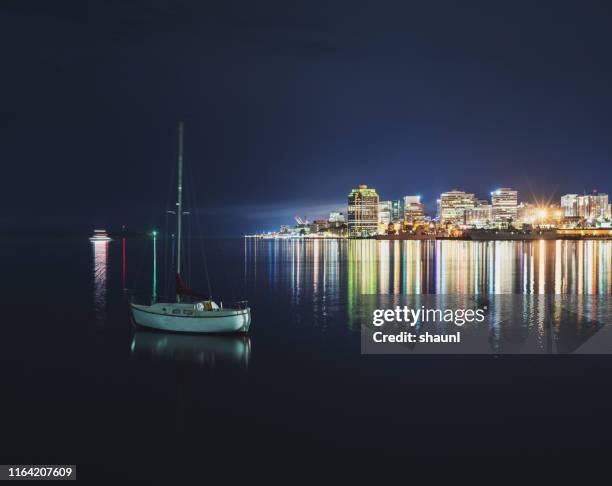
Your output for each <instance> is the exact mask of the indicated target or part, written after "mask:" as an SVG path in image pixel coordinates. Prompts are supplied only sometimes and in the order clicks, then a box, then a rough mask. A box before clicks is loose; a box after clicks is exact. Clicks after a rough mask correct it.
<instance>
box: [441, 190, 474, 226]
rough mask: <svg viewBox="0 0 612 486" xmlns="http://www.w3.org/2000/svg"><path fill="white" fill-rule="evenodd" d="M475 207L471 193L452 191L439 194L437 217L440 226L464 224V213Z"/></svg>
mask: <svg viewBox="0 0 612 486" xmlns="http://www.w3.org/2000/svg"><path fill="white" fill-rule="evenodd" d="M475 206H476V197H475V196H474V194H472V193H467V192H463V191H458V190H456V189H455V190H452V191H449V192H444V193H442V194H440V199H438V216H439V219H440V223H441V224H454V225H461V224H464V223H465V211H466V210H468V209H473V208H474V207H475Z"/></svg>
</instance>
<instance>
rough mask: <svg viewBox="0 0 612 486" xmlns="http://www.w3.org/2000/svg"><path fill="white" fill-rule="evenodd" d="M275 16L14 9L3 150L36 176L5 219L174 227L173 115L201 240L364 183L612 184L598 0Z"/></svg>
mask: <svg viewBox="0 0 612 486" xmlns="http://www.w3.org/2000/svg"><path fill="white" fill-rule="evenodd" d="M264 10H265V11H266V12H267V13H266V15H262V9H261V7H259V6H258V5H257V4H255V3H253V2H240V1H238V2H233V3H232V4H231V5H230V4H228V5H221V4H219V5H217V6H216V7H215V8H212V7H209V6H207V5H206V4H202V3H195V2H194V3H190V2H184V3H181V5H180V6H179V5H174V4H171V3H167V4H165V2H162V3H161V4H157V3H154V4H153V3H150V2H149V3H148V4H146V3H145V4H142V5H140V6H137V5H136V4H132V3H130V4H129V5H125V6H123V5H115V4H112V3H107V2H106V3H104V2H100V3H94V4H92V5H88V14H87V15H81V14H80V13H78V12H75V10H74V9H72V8H70V7H68V6H61V5H54V6H53V8H51V7H43V6H41V7H40V8H39V9H34V8H33V7H31V6H28V5H21V4H20V3H19V2H17V3H15V2H13V4H12V5H10V6H5V7H3V8H2V15H3V20H4V23H3V29H2V34H3V36H4V39H5V43H6V44H7V45H11V46H13V49H12V50H11V55H10V56H6V58H5V59H4V65H3V67H4V69H3V73H4V82H5V84H6V91H7V92H9V93H11V96H8V97H7V99H6V100H5V106H4V111H5V112H6V113H9V114H10V115H9V117H8V118H7V121H6V123H5V125H4V128H5V131H4V143H3V145H2V148H1V150H0V157H1V158H2V160H3V161H4V162H5V163H4V168H5V173H4V176H5V179H6V180H7V181H27V184H26V187H27V191H25V197H24V190H23V187H22V186H23V185H22V184H19V183H10V184H7V185H6V188H5V189H4V191H3V192H2V196H1V197H2V198H3V199H2V201H3V202H4V206H5V207H7V208H8V211H6V214H4V215H2V216H0V223H1V224H2V225H3V227H10V226H19V227H21V228H23V227H25V228H31V227H32V226H36V227H41V228H44V229H51V230H58V231H82V232H85V233H89V231H91V229H92V228H95V227H103V228H105V227H107V228H110V227H113V226H120V225H122V224H127V225H128V226H130V227H139V228H143V229H144V228H150V227H153V226H160V225H163V224H164V214H165V210H166V209H167V208H165V207H164V206H163V204H164V202H165V200H166V194H167V189H168V180H169V179H170V178H171V173H170V171H169V169H168V168H169V167H170V166H171V162H172V161H173V160H175V159H176V146H177V144H176V135H175V125H176V121H177V120H184V121H185V147H186V148H185V163H186V167H188V171H189V174H186V176H188V180H187V181H188V182H189V181H191V182H192V183H193V187H194V188H195V189H196V190H197V201H196V205H197V206H198V209H199V210H200V211H199V213H200V214H202V215H203V219H205V228H206V234H208V235H238V234H240V233H242V232H244V231H256V230H257V229H262V228H270V227H278V225H280V224H283V223H286V222H287V220H288V219H289V218H291V216H292V215H293V214H298V213H299V212H300V211H301V210H302V209H303V208H305V207H306V206H313V207H312V213H316V212H317V211H316V209H317V208H316V207H323V206H327V207H329V206H333V205H337V204H338V203H340V205H343V204H344V191H345V189H342V191H341V192H340V194H339V190H338V188H351V187H356V185H357V184H359V183H360V182H361V180H364V181H367V182H368V184H369V185H371V186H372V187H376V188H378V189H379V190H380V191H381V192H382V193H383V194H385V195H388V196H392V195H394V196H395V197H385V199H395V198H400V197H402V196H404V195H406V194H421V195H422V199H423V201H424V202H425V203H426V208H425V209H426V211H427V212H428V213H431V212H432V211H433V209H434V208H433V205H435V199H436V197H437V195H439V194H440V193H442V192H443V191H445V190H451V189H452V188H454V187H457V188H464V189H465V190H467V191H470V192H474V193H475V194H476V195H477V196H478V197H480V198H484V197H485V195H487V194H488V193H489V192H490V191H491V190H494V189H496V188H497V187H504V186H509V187H513V188H515V189H517V190H518V191H519V193H520V194H523V195H524V196H525V197H524V199H525V200H527V199H532V197H531V195H532V194H533V196H535V198H537V199H538V200H539V199H542V200H545V199H548V198H551V197H553V195H554V199H555V200H556V199H557V196H559V197H560V196H561V195H563V194H568V193H578V194H581V193H583V192H587V193H588V192H590V191H591V189H592V188H594V187H597V188H601V189H602V190H603V189H604V188H610V187H612V163H610V158H611V154H612V139H610V136H609V134H610V132H611V131H612V117H611V116H610V114H611V113H612V96H611V95H610V89H609V86H610V85H612V69H610V67H611V63H612V61H611V60H610V56H609V51H610V42H609V37H610V36H609V22H608V19H609V16H607V15H605V12H602V8H601V6H597V5H586V4H580V5H575V6H573V7H570V6H569V5H568V4H565V3H563V2H560V3H559V2H558V3H557V4H556V5H555V8H554V9H547V8H542V7H539V6H537V5H535V4H528V5H522V6H518V5H514V4H507V5H503V6H502V5H493V4H490V3H489V4H483V5H481V6H480V7H479V8H467V7H465V6H463V5H461V4H458V3H457V2H450V1H447V2H442V3H441V4H439V5H438V4H436V5H435V6H434V5H429V4H420V5H413V4H408V3H406V4H397V5H395V6H394V7H393V8H389V6H385V5H384V2H383V4H380V3H379V4H376V5H372V4H371V3H365V2H359V1H352V2H344V1H339V2H334V4H333V5H330V4H329V3H328V2H325V3H321V4H318V2H316V1H315V2H309V3H308V4H304V5H303V6H301V7H300V8H296V9H295V10H294V9H292V8H289V7H288V6H287V5H285V6H283V5H281V4H280V3H279V4H278V5H275V6H274V8H270V9H264ZM604 10H605V9H604ZM567 25H571V26H572V35H568V33H567V28H566V26H567ZM203 26H205V28H204V27H203ZM74 39H82V42H78V43H76V42H74ZM145 40H146V41H145ZM39 80H43V81H44V82H39ZM356 175H357V176H358V177H359V179H361V180H356ZM144 180H146V183H143V181H144ZM577 181H580V183H577ZM187 188H189V186H188V185H187ZM313 194H316V197H314V198H313ZM528 195H529V196H530V197H529V198H527V196H528ZM50 201H51V202H50ZM302 216H303V217H304V216H306V215H302Z"/></svg>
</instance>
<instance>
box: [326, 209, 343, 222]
mask: <svg viewBox="0 0 612 486" xmlns="http://www.w3.org/2000/svg"><path fill="white" fill-rule="evenodd" d="M328 221H329V222H330V223H344V213H341V212H340V211H332V212H331V213H329V220H328Z"/></svg>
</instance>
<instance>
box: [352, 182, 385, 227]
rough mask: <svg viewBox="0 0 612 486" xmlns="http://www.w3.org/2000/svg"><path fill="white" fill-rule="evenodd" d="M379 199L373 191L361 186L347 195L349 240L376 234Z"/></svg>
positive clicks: (363, 185)
mask: <svg viewBox="0 0 612 486" xmlns="http://www.w3.org/2000/svg"><path fill="white" fill-rule="evenodd" d="M378 203H379V198H378V194H377V193H376V190H375V189H372V188H369V187H368V186H367V185H365V184H361V185H360V186H359V187H358V188H356V189H353V190H352V191H351V192H350V194H349V195H348V212H347V215H348V230H349V237H350V238H359V237H369V236H374V235H376V234H377V232H378Z"/></svg>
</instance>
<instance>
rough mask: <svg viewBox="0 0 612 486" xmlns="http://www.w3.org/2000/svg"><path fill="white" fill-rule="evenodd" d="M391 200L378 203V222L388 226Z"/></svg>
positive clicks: (391, 206) (391, 208)
mask: <svg viewBox="0 0 612 486" xmlns="http://www.w3.org/2000/svg"><path fill="white" fill-rule="evenodd" d="M392 211H393V201H380V202H379V203H378V224H379V225H383V226H388V225H389V223H390V222H391V221H392V218H391V213H392Z"/></svg>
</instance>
